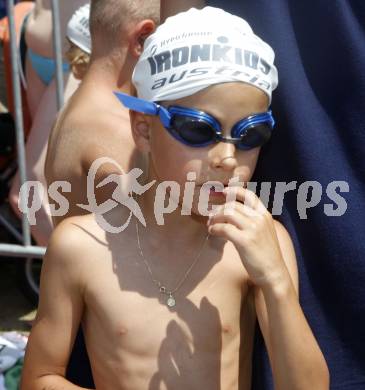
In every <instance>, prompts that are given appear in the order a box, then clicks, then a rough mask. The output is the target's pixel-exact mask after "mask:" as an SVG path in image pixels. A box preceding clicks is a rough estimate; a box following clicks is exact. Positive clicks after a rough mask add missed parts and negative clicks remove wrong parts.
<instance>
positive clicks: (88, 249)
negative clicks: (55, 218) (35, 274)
mask: <svg viewBox="0 0 365 390" xmlns="http://www.w3.org/2000/svg"><path fill="white" fill-rule="evenodd" d="M105 244H106V240H105V232H104V231H103V230H102V229H101V228H100V227H99V226H98V224H97V222H96V220H95V217H94V215H93V214H88V215H83V216H75V217H69V218H66V219H65V220H63V221H62V222H61V223H60V224H59V225H57V227H56V228H55V229H54V231H53V233H52V235H51V238H50V240H49V243H48V246H47V252H46V258H47V260H49V261H52V262H55V261H57V262H58V263H60V264H63V266H64V267H67V266H68V264H69V263H72V264H75V263H82V262H83V260H84V259H87V258H89V256H90V254H91V253H95V251H96V250H98V247H100V246H103V245H104V246H105Z"/></svg>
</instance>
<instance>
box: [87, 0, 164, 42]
mask: <svg viewBox="0 0 365 390" xmlns="http://www.w3.org/2000/svg"><path fill="white" fill-rule="evenodd" d="M146 19H151V20H153V21H154V22H155V23H156V25H158V24H159V23H160V0H91V8H90V32H91V37H92V39H95V36H96V34H103V35H105V36H106V37H107V38H108V41H109V42H113V41H115V43H119V37H120V33H121V32H123V31H124V30H125V27H126V25H127V23H131V22H139V21H142V20H146Z"/></svg>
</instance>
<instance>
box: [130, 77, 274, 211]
mask: <svg viewBox="0 0 365 390" xmlns="http://www.w3.org/2000/svg"><path fill="white" fill-rule="evenodd" d="M163 105H164V106H165V107H167V106H172V105H173V106H182V107H187V108H194V109H198V110H201V111H204V112H206V113H208V114H210V115H212V116H213V117H215V118H216V119H217V120H218V121H219V122H220V124H221V128H222V132H223V134H222V135H223V136H224V137H229V136H230V135H231V129H232V127H233V126H234V125H235V124H236V123H237V122H238V121H239V120H241V119H243V118H245V117H248V116H250V115H252V114H256V113H261V112H266V111H267V109H268V97H267V96H266V95H265V93H264V92H262V91H261V90H259V89H258V88H255V87H253V86H251V85H249V84H244V83H224V84H218V85H213V86H211V87H209V88H207V89H205V90H203V91H200V92H198V93H196V94H194V95H192V96H189V97H185V98H182V99H179V100H175V101H168V102H166V103H164V104H163ZM141 123H143V124H144V126H145V128H146V129H148V131H147V130H146V132H145V134H144V135H143V134H140V133H137V135H135V136H136V137H137V138H136V142H137V145H139V146H140V147H141V146H142V148H143V149H144V150H145V151H148V152H149V154H150V166H149V179H151V180H153V179H157V181H158V182H162V181H175V182H177V183H178V184H179V185H180V199H179V203H180V204H181V202H182V196H183V193H184V186H185V183H186V182H187V174H188V173H189V172H194V173H195V175H196V180H195V182H196V187H195V194H194V202H193V207H192V212H193V213H195V214H198V211H197V210H198V208H197V202H198V200H199V193H200V190H201V186H202V185H203V184H204V183H205V182H207V181H219V182H221V183H222V184H225V185H227V184H228V182H229V180H230V179H232V178H233V177H236V178H238V179H239V180H240V181H241V182H247V181H249V180H250V179H251V177H252V175H253V172H254V170H255V167H256V163H257V159H258V155H259V152H260V148H259V147H257V148H253V149H250V150H239V149H237V148H236V147H235V145H233V144H230V143H223V142H218V143H215V144H212V145H209V146H205V147H190V146H187V145H184V144H182V143H181V142H179V141H178V140H176V139H175V138H173V137H172V136H171V135H170V134H169V133H168V131H167V130H166V129H165V128H164V127H163V125H162V124H161V122H160V119H159V118H158V117H151V116H144V115H142V114H136V113H134V114H133V126H136V124H138V125H141ZM208 192H209V203H211V204H221V203H224V201H225V197H224V196H223V195H222V194H221V193H216V192H211V191H208Z"/></svg>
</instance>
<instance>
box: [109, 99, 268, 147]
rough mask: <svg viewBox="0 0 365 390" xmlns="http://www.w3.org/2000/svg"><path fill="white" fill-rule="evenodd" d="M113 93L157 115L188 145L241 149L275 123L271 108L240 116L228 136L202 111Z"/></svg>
mask: <svg viewBox="0 0 365 390" xmlns="http://www.w3.org/2000/svg"><path fill="white" fill-rule="evenodd" d="M115 95H116V96H117V98H118V99H119V100H120V102H121V103H122V104H123V105H124V106H125V107H127V108H129V109H130V110H133V111H137V112H141V113H144V114H147V115H158V116H159V117H160V120H161V123H162V124H163V126H164V127H165V129H166V130H167V131H168V132H169V133H170V134H171V135H172V136H173V137H174V138H175V139H177V140H178V141H180V142H182V143H183V144H185V145H188V146H192V147H204V146H208V145H211V144H213V143H216V142H227V143H231V144H234V145H235V146H236V147H237V148H238V149H241V150H248V149H252V148H256V147H258V146H262V145H264V144H265V143H266V142H267V141H268V140H269V139H270V136H271V132H272V130H273V128H274V125H275V121H274V118H273V116H272V114H271V111H267V112H264V113H260V114H254V115H250V116H249V117H247V118H244V119H241V120H240V121H238V122H237V123H236V124H235V125H234V126H233V127H232V129H231V137H223V136H222V128H221V125H220V123H219V122H218V120H217V119H215V118H214V117H213V116H211V115H209V114H207V113H205V112H203V111H199V110H196V109H193V108H186V107H180V106H170V107H168V108H166V107H163V106H161V105H159V104H157V103H154V102H149V101H147V100H144V99H140V98H136V97H133V96H130V95H127V94H124V93H120V92H115Z"/></svg>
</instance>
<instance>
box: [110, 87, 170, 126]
mask: <svg viewBox="0 0 365 390" xmlns="http://www.w3.org/2000/svg"><path fill="white" fill-rule="evenodd" d="M114 95H115V96H116V97H117V98H118V100H119V101H120V102H121V103H122V104H123V105H124V107H126V108H128V109H130V110H133V111H137V112H141V113H142V114H147V115H159V117H160V119H161V122H162V124H163V125H164V126H165V127H170V122H171V115H170V113H169V112H168V111H167V110H166V108H164V107H162V106H160V105H158V104H156V103H154V102H149V101H148V100H143V99H139V98H137V97H134V96H130V95H127V94H125V93H123V92H114Z"/></svg>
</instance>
